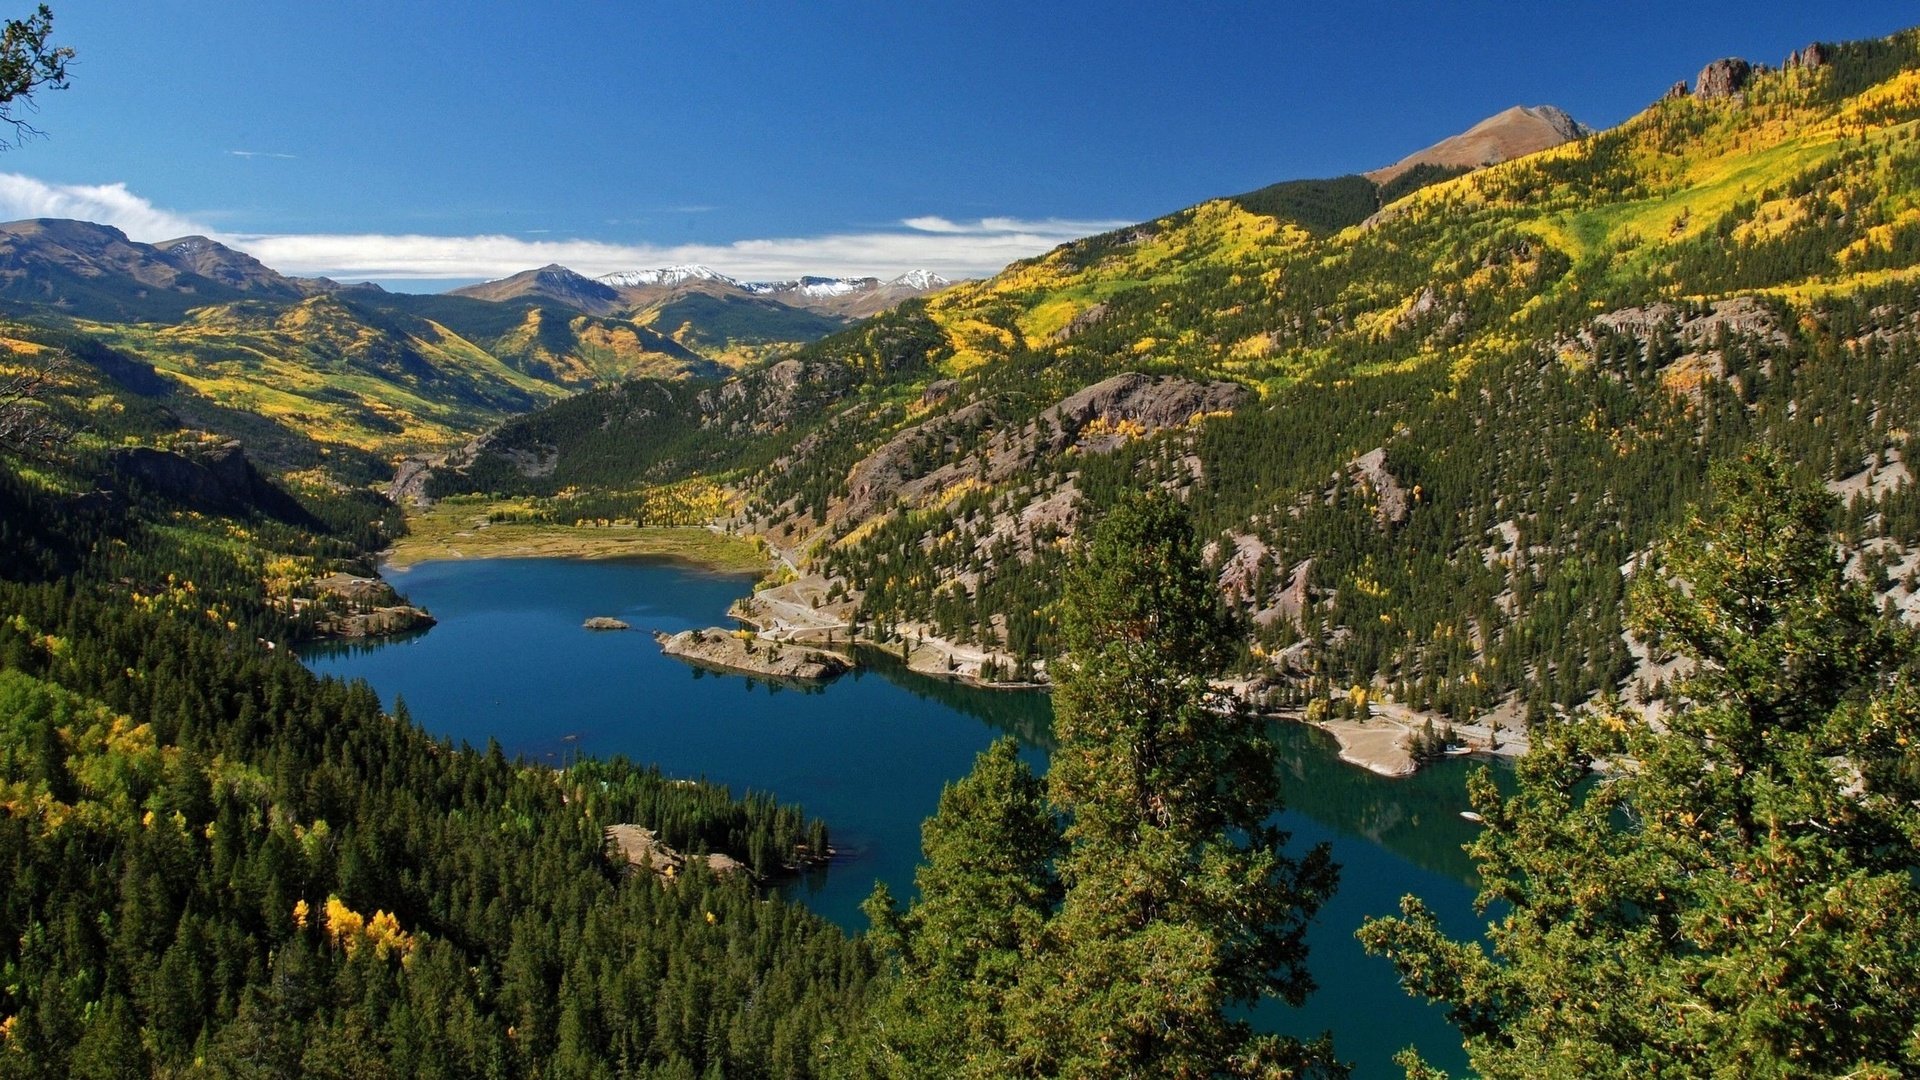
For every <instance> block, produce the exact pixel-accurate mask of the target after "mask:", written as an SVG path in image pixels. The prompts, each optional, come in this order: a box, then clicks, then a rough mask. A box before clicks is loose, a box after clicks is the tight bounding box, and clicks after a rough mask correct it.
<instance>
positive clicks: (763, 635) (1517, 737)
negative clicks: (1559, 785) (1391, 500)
mask: <svg viewBox="0 0 1920 1080" xmlns="http://www.w3.org/2000/svg"><path fill="white" fill-rule="evenodd" d="M407 523H408V527H409V529H414V528H415V527H416V525H418V526H419V529H418V532H417V533H413V532H410V534H409V535H408V536H406V537H402V538H401V539H400V540H399V541H397V542H396V543H395V544H394V545H393V546H392V547H390V548H389V549H387V550H386V551H384V552H382V553H381V561H380V567H379V570H380V573H381V574H382V575H383V576H384V575H386V574H388V573H389V572H391V573H395V574H404V573H406V572H407V571H409V570H411V569H412V568H413V567H415V566H419V565H421V564H423V563H429V562H446V561H465V560H472V559H543V558H558V559H579V560H583V561H608V560H618V559H644V560H660V561H664V562H671V563H676V564H680V565H684V566H687V567H690V568H693V569H696V570H700V571H704V572H708V573H713V574H719V575H740V576H758V577H760V578H761V579H762V580H764V579H765V576H766V575H767V574H769V573H770V572H773V571H775V570H777V569H779V568H780V567H781V566H782V565H785V566H789V567H791V566H792V565H793V563H792V561H791V558H790V556H788V555H787V554H786V553H784V552H782V551H780V550H779V549H778V548H774V547H770V546H768V545H766V544H765V543H764V541H762V542H758V543H756V542H755V541H753V540H748V539H744V538H742V537H739V536H737V535H734V534H730V533H727V532H724V531H722V530H720V529H719V528H717V527H715V526H711V525H709V526H635V525H617V526H606V527H587V526H571V525H557V524H528V523H514V522H509V523H492V522H488V521H487V520H486V506H485V505H484V504H453V505H449V504H448V503H447V502H442V503H439V504H436V505H435V506H434V507H432V508H431V509H428V510H425V511H419V512H416V513H410V514H409V515H408V518H407ZM853 604H854V601H853V598H852V597H851V596H850V595H845V594H842V595H840V596H830V594H829V583H828V582H827V581H826V580H825V579H823V578H820V577H818V576H817V575H811V574H801V575H799V576H798V577H797V579H796V580H793V581H789V582H786V583H784V584H781V585H777V586H774V587H772V588H760V589H758V590H757V591H755V592H753V593H750V594H749V595H747V596H745V597H742V598H741V599H740V600H739V601H736V602H735V603H734V604H733V605H731V606H730V607H729V609H728V610H727V612H726V614H727V616H728V617H730V618H732V619H734V620H735V621H736V622H739V623H742V624H744V625H746V626H748V627H751V628H752V629H753V631H754V633H755V636H756V638H758V639H759V640H762V641H765V642H766V643H767V644H768V645H769V646H771V647H773V648H775V649H777V648H778V647H779V646H780V645H790V646H801V647H809V646H810V647H813V648H815V649H821V650H823V651H828V652H834V653H838V654H840V655H841V656H842V657H844V658H846V659H847V660H848V661H849V662H850V664H852V665H853V666H861V665H860V662H859V659H858V655H859V653H860V652H863V651H866V650H875V651H878V652H883V653H886V654H888V655H890V656H896V657H898V658H899V659H901V660H902V662H903V663H904V664H905V666H906V667H907V668H908V670H910V671H913V672H915V673H917V674H921V675H926V676H929V677H932V678H938V679H944V680H946V681H949V682H953V683H956V684H960V685H964V686H970V687H974V688H978V689H983V690H1011V691H1039V692H1042V693H1045V692H1047V691H1049V689H1050V685H1049V684H1048V683H1047V682H1044V681H1038V680H1034V681H1027V680H1011V679H1004V680H1003V679H999V678H994V677H988V676H989V675H990V674H995V675H997V673H998V672H999V671H1011V670H1012V669H1013V661H1012V658H1011V657H1006V656H1002V655H1000V654H998V653H997V651H996V650H991V649H981V648H974V647H967V646H962V645H960V644H959V643H957V642H952V641H948V640H946V639H944V638H941V637H939V636H938V635H937V634H935V633H933V630H932V627H929V626H923V625H919V624H908V625H903V626H901V627H899V628H897V629H898V633H899V640H898V641H893V642H881V641H876V640H874V639H873V638H872V637H870V636H868V635H864V634H860V633H857V632H856V630H855V627H854V624H853V619H852V608H853ZM903 646H904V648H903ZM682 659H686V658H682ZM720 666H724V667H731V668H732V669H733V670H736V671H743V672H749V673H751V667H750V666H749V665H744V664H743V665H732V664H729V665H720ZM1036 674H1039V675H1040V676H1041V678H1042V679H1044V677H1045V676H1044V665H1043V666H1042V667H1041V670H1040V671H1039V672H1037V673H1036ZM1224 688H1225V689H1227V690H1228V691H1229V692H1237V690H1236V686H1235V684H1233V683H1227V684H1225V686H1224ZM1239 696H1241V697H1242V698H1243V699H1247V695H1246V694H1244V693H1242V694H1239ZM1249 703H1250V704H1255V706H1256V708H1257V707H1258V705H1257V703H1254V702H1252V701H1250V700H1249ZM1260 712H1261V714H1262V715H1263V716H1266V717H1267V718H1269V719H1272V720H1280V721H1288V722H1293V723H1300V724H1305V725H1307V726H1309V727H1316V728H1319V729H1320V730H1322V731H1324V732H1326V733H1327V734H1329V735H1331V736H1333V738H1334V740H1335V741H1336V742H1337V744H1338V745H1339V748H1340V749H1339V755H1338V756H1339V759H1340V761H1342V762H1343V763H1345V764H1347V765H1350V766H1353V767H1356V768H1360V769H1365V770H1367V771H1368V772H1371V773H1373V774H1375V775H1376V776H1381V777H1385V778H1388V779H1394V780H1400V779H1405V778H1407V777H1410V776H1413V775H1414V774H1415V773H1417V772H1419V771H1420V770H1421V768H1422V767H1423V766H1425V765H1426V764H1428V761H1427V760H1426V759H1424V758H1423V757H1422V756H1420V755H1416V754H1415V753H1413V749H1412V743H1413V742H1414V736H1415V735H1416V734H1418V733H1420V731H1422V730H1423V729H1424V726H1425V725H1424V723H1423V721H1424V720H1426V719H1427V718H1426V717H1423V716H1419V715H1416V714H1413V713H1411V712H1410V711H1408V710H1393V709H1385V710H1381V711H1380V712H1379V713H1376V715H1375V716H1374V717H1373V718H1372V719H1371V720H1369V721H1367V722H1360V721H1351V720H1348V721H1322V722H1318V723H1316V722H1314V721H1311V720H1308V719H1307V718H1306V717H1305V715H1304V714H1303V713H1300V712H1297V711H1292V710H1269V709H1261V710H1260ZM1433 719H1434V720H1435V721H1436V727H1439V726H1444V724H1445V721H1444V720H1441V719H1440V718H1433ZM1452 730H1453V731H1454V733H1455V734H1456V735H1457V736H1459V742H1460V743H1461V745H1462V749H1463V750H1466V751H1470V752H1471V753H1472V754H1474V755H1475V756H1498V757H1508V758H1512V757H1518V756H1519V755H1521V754H1523V753H1525V752H1526V750H1527V739H1526V735H1525V734H1524V732H1517V731H1514V730H1513V726H1512V724H1511V721H1510V722H1509V724H1508V725H1507V729H1506V730H1501V725H1499V724H1498V723H1497V722H1493V721H1492V718H1491V717H1489V718H1487V719H1485V720H1483V721H1482V722H1481V723H1474V724H1453V725H1452Z"/></svg>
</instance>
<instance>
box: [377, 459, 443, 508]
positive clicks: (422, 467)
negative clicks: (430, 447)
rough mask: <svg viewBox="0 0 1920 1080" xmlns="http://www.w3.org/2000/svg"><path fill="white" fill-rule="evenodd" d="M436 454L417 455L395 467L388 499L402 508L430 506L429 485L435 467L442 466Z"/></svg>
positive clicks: (388, 486)
mask: <svg viewBox="0 0 1920 1080" xmlns="http://www.w3.org/2000/svg"><path fill="white" fill-rule="evenodd" d="M441 460H442V459H441V457H440V456H439V455H436V454H415V455H414V456H412V457H410V458H406V459H404V460H402V461H401V462H400V464H398V465H395V466H394V467H393V482H392V483H390V484H388V485H387V498H388V499H389V500H391V501H392V502H394V503H396V504H399V505H401V506H406V505H408V504H411V505H414V506H422V507H424V506H428V505H431V504H432V501H433V500H431V499H429V498H427V484H428V483H429V482H430V481H432V480H433V467H434V466H435V465H438V464H440V462H441Z"/></svg>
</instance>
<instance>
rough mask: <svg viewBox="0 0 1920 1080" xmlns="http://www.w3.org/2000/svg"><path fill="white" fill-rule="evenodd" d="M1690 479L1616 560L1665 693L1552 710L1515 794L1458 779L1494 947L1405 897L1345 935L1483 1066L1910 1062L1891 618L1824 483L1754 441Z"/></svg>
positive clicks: (1905, 720) (1719, 1069)
mask: <svg viewBox="0 0 1920 1080" xmlns="http://www.w3.org/2000/svg"><path fill="white" fill-rule="evenodd" d="M1715 487H1716V498H1715V501H1714V505H1713V506H1712V509H1711V512H1710V513H1709V514H1708V515H1706V516H1704V517H1700V516H1696V517H1695V518H1694V519H1692V520H1691V521H1690V522H1689V523H1688V526H1687V527H1686V528H1685V529H1684V530H1683V531H1682V533H1681V535H1680V536H1679V537H1678V538H1677V539H1676V540H1675V541H1674V542H1673V543H1671V544H1670V545H1668V546H1667V547H1665V548H1664V549H1663V550H1661V551H1659V552H1657V553H1656V558H1655V559H1654V560H1653V561H1652V565H1650V566H1648V567H1644V568H1642V569H1641V570H1640V571H1638V573H1637V574H1636V578H1637V581H1636V583H1635V586H1634V590H1633V598H1632V613H1631V619H1630V622H1631V625H1632V627H1633V629H1634V630H1635V632H1636V633H1637V634H1639V635H1640V637H1641V638H1642V640H1643V641H1645V642H1646V643H1647V644H1648V645H1649V647H1650V648H1652V649H1654V650H1656V651H1661V650H1667V649H1671V650H1674V651H1676V652H1677V653H1678V654H1679V655H1680V656H1681V657H1683V658H1684V659H1685V660H1686V661H1688V664H1689V668H1690V672H1689V673H1688V674H1687V675H1686V676H1685V677H1683V678H1682V679H1680V680H1678V683H1679V686H1678V694H1677V699H1675V700H1670V702H1669V704H1670V705H1671V706H1672V708H1670V709H1668V710H1666V711H1664V712H1663V713H1661V714H1659V715H1657V716H1655V715H1641V714H1638V713H1635V712H1633V711H1631V710H1626V709H1622V708H1620V707H1618V706H1617V705H1616V704H1614V703H1612V702H1602V703H1600V704H1598V705H1596V706H1594V707H1592V708H1589V709H1586V710H1584V711H1582V712H1580V713H1579V714H1577V715H1575V716H1573V717H1571V718H1568V719H1563V720H1552V721H1549V723H1548V724H1547V726H1546V728H1545V730H1544V731H1543V732H1541V733H1540V735H1539V737H1537V738H1536V740H1535V743H1534V748H1533V751H1532V753H1531V754H1529V755H1528V756H1527V757H1526V758H1525V759H1524V760H1523V761H1522V762H1521V765H1520V769H1519V791H1518V793H1517V794H1516V795H1514V796H1513V797H1512V798H1508V799H1503V798H1501V796H1500V794H1499V792H1498V791H1497V790H1496V789H1495V788H1494V786H1493V783H1492V781H1491V780H1490V779H1489V778H1488V777H1487V776H1485V775H1484V774H1483V775H1482V776H1481V777H1480V778H1479V779H1478V780H1477V781H1476V782H1475V784H1474V787H1473V801H1474V805H1475V807H1476V809H1478V811H1479V812H1480V813H1481V815H1482V816H1483V817H1484V818H1485V821H1486V831H1485V833H1484V834H1483V835H1482V836H1481V838H1480V839H1479V840H1478V841H1477V842H1476V843H1475V845H1474V846H1473V848H1472V851H1473V854H1474V856H1475V858H1476V859H1477V860H1478V861H1479V863H1480V867H1481V872H1482V875H1483V886H1482V894H1481V902H1482V904H1493V903H1499V904H1501V905H1503V906H1505V907H1507V908H1508V909H1509V912H1508V914H1506V915H1505V916H1504V917H1502V918H1501V919H1500V920H1499V921H1498V922H1497V923H1495V924H1494V926H1493V927H1492V929H1491V932H1490V938H1491V941H1492V944H1493V950H1494V953H1495V956H1489V955H1488V954H1487V953H1486V951H1485V950H1484V949H1483V948H1482V947H1481V946H1479V945H1478V944H1475V943H1462V942H1457V941H1452V940H1449V939H1448V938H1447V937H1446V936H1445V935H1444V934H1442V933H1441V931H1440V929H1439V928H1438V926H1437V924H1436V922H1435V920H1434V918H1433V916H1432V915H1431V913H1430V912H1428V911H1427V910H1426V908H1425V907H1424V906H1422V905H1421V904H1420V902H1419V901H1418V900H1417V899H1415V898H1412V897H1408V898H1407V899H1406V900H1404V901H1402V915H1401V917H1400V918H1395V919H1380V920H1375V921H1373V922H1370V923H1369V924H1367V925H1366V926H1365V927H1364V928H1363V929H1362V931H1361V937H1362V940H1363V941H1364V942H1365V943H1366V945H1367V947H1368V948H1369V949H1370V950H1372V951H1375V952H1380V953H1385V954H1387V955H1388V956H1390V957H1391V958H1392V959H1393V961H1394V963H1395V964H1396V965H1397V966H1398V967H1399V969H1400V972H1401V977H1402V979H1403V980H1404V982H1405V984H1406V985H1407V987H1408V989H1409V991H1410V992H1412V993H1415V994H1417V995H1420V996H1425V997H1427V998H1430V999H1432V1000H1435V1001H1439V1002H1444V1003H1445V1004H1446V1005H1447V1006H1448V1007H1449V1009H1450V1015H1451V1018H1452V1020H1453V1022H1454V1023H1455V1024H1456V1025H1457V1026H1458V1027H1459V1028H1460V1030H1461V1032H1462V1034H1463V1035H1464V1037H1465V1041H1466V1046H1467V1050H1468V1053H1469V1056H1470V1058H1471V1060H1472V1063H1473V1067H1474V1069H1475V1071H1476V1072H1477V1073H1478V1074H1479V1075H1481V1076H1484V1077H1490V1078H1499V1077H1529V1078H1532V1077H1576V1076H1578V1077H1593V1076H1618V1077H1629V1076H1632V1077H1640V1076H1700V1077H1706V1076H1743V1077H1751V1076H1853V1077H1892V1076H1901V1075H1910V1074H1912V1073H1913V1072H1914V1071H1915V1070H1916V1069H1920V1021H1916V1015H1920V1014H1916V1013H1915V1011H1914V1002H1915V1001H1920V889H1916V886H1915V879H1914V876H1913V874H1914V867H1915V866H1916V865H1917V864H1920V686H1916V685H1915V684H1914V681H1913V678H1912V675H1911V671H1910V668H1911V663H1912V661H1913V659H1914V656H1915V651H1914V646H1913V641H1912V638H1911V635H1910V634H1909V633H1908V632H1907V631H1906V630H1905V629H1904V628H1902V627H1900V626H1899V625H1898V624H1896V623H1893V622H1892V621H1891V620H1888V619H1883V618H1880V617H1878V616H1876V615H1875V613H1874V611H1873V608H1872V606H1871V602H1870V600H1869V598H1868V596H1867V594H1866V592H1865V590H1864V589H1862V588H1861V587H1860V586H1859V585H1858V584H1856V583H1854V582H1851V581H1849V580H1848V579H1847V577H1846V575H1845V573H1844V572H1843V569H1842V566H1841V562H1840V560H1839V558H1838V557H1837V555H1836V554H1835V552H1834V550H1833V548H1832V545H1831V544H1830V543H1829V542H1828V540H1827V536H1826V529H1827V524H1828V519H1829V515H1830V513H1831V510H1832V506H1833V500H1832V499H1831V498H1830V497H1829V496H1828V495H1827V494H1826V493H1825V492H1824V491H1821V490H1819V489H1818V488H1815V487H1812V486H1808V485H1803V484H1801V483H1798V482H1796V481H1795V480H1794V479H1793V478H1792V477H1791V475H1790V473H1789V470H1788V469H1787V468H1786V466H1785V465H1783V463H1782V462H1781V460H1780V459H1779V458H1778V457H1777V456H1776V455H1774V454H1772V453H1768V452H1756V453H1754V454H1751V455H1749V456H1748V458H1747V459H1746V460H1745V461H1744V462H1743V463H1741V464H1739V465H1738V466H1737V467H1732V468H1727V469H1724V470H1721V471H1720V472H1719V473H1718V474H1717V475H1716V477H1715ZM1596 766H1598V767H1599V775H1598V777H1597V779H1592V778H1591V777H1592V776H1593V774H1594V772H1595V769H1596ZM1496 956H1497V959H1496ZM1405 1061H1406V1064H1407V1065H1408V1071H1409V1075H1410V1076H1417V1077H1433V1076H1437V1075H1438V1074H1437V1073H1436V1072H1434V1071H1433V1070H1431V1069H1429V1068H1427V1067H1426V1066H1425V1065H1424V1064H1422V1063H1420V1062H1419V1061H1418V1060H1417V1058H1415V1057H1414V1056H1413V1055H1412V1054H1411V1052H1409V1054H1408V1055H1407V1056H1406V1058H1405Z"/></svg>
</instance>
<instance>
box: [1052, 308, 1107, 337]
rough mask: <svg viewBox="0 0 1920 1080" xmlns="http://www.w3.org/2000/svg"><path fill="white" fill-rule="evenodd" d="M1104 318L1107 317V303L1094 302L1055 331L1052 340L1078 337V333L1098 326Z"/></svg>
mask: <svg viewBox="0 0 1920 1080" xmlns="http://www.w3.org/2000/svg"><path fill="white" fill-rule="evenodd" d="M1106 319H1107V305H1105V304H1095V305H1093V306H1092V307H1090V308H1088V309H1087V310H1085V311H1083V312H1081V313H1080V314H1078V315H1075V316H1074V317H1073V319H1072V321H1070V322H1068V323H1067V325H1065V326H1063V327H1061V328H1060V329H1059V330H1057V331H1055V332H1054V335H1053V340H1055V341H1072V340H1073V339H1074V338H1076V337H1078V336H1079V335H1080V334H1082V333H1085V332H1086V331H1087V330H1090V329H1092V328H1093V327H1095V326H1098V325H1100V324H1101V323H1103V322H1105V321H1106Z"/></svg>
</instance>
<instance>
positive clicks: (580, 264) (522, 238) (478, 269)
mask: <svg viewBox="0 0 1920 1080" xmlns="http://www.w3.org/2000/svg"><path fill="white" fill-rule="evenodd" d="M24 217H71V218H80V219H82V220H86V221H97V222H100V223H101V224H105V225H112V226H115V227H116V228H119V229H120V230H121V231H123V232H125V233H126V234H127V235H128V236H130V237H132V238H133V239H136V240H145V241H157V240H166V239H171V238H173V237H176V236H182V235H186V234H188V233H204V234H206V235H208V236H212V237H214V238H215V239H218V240H220V241H222V242H223V243H226V244H229V245H231V246H233V247H236V248H240V249H241V250H244V251H246V252H247V253H249V254H251V255H253V256H254V257H255V258H258V259H260V260H261V261H262V262H264V263H266V264H267V265H268V266H271V267H273V268H274V269H276V270H279V271H281V272H282V273H287V274H301V275H325V276H327V277H336V278H349V279H354V280H358V279H361V278H379V279H383V280H405V279H436V280H445V279H452V278H499V277H505V276H507V275H509V274H515V273H518V272H520V271H522V270H526V269H529V268H531V267H535V266H544V265H546V264H548V263H560V264H562V265H564V266H568V267H571V268H573V269H574V270H577V271H579V272H580V273H583V274H587V275H589V276H597V275H600V274H610V273H614V272H616V271H620V270H644V269H651V268H654V267H659V266H671V265H674V264H678V263H705V264H707V265H709V266H712V267H715V268H716V269H718V270H720V271H722V272H724V273H728V274H732V275H734V276H735V277H740V278H746V279H763V280H770V279H781V278H793V277H799V276H801V275H803V274H830V275H845V276H859V275H873V276H876V277H893V276H896V275H899V274H903V273H906V272H907V271H909V270H919V269H927V270H932V271H934V272H936V273H939V274H942V275H945V276H947V277H977V276H981V275H984V274H990V273H993V272H994V271H996V270H999V269H1000V268H1001V267H1003V266H1005V265H1007V264H1008V263H1010V262H1013V261H1014V260H1016V259H1023V258H1028V257H1030V256H1033V255H1038V254H1041V253H1042V252H1045V251H1048V250H1050V249H1052V248H1054V247H1056V246H1058V245H1059V244H1062V243H1065V242H1066V241H1069V240H1074V239H1078V238H1079V237H1082V236H1086V235H1089V234H1091V233H1096V232H1102V231H1105V230H1107V229H1112V228H1117V227H1119V226H1120V225H1121V224H1124V223H1122V222H1111V221H1067V220H1058V219H1046V220H1039V221H1026V220H1021V219H1017V218H982V219H980V220H978V221H952V220H949V219H947V218H943V217H915V218H909V219H907V220H905V221H902V222H901V223H900V225H899V227H898V228H893V229H874V230H869V231H862V232H846V233H835V234H829V235H826V236H804V237H778V238H770V239H755V240H737V241H734V242H733V243H729V244H672V245H656V244H644V243H643V244H614V243H607V242H603V241H598V240H565V239H545V238H536V237H534V236H532V235H529V234H522V235H519V236H509V235H503V234H489V235H480V236H428V235H422V234H406V235H393V234H387V233H294V234H286V233H243V232H232V231H228V230H222V229H216V228H211V227H208V226H207V225H204V224H202V223H198V222H195V221H193V220H191V219H189V218H187V217H186V216H184V215H181V214H176V213H173V212H171V211H167V210H163V209H160V208H158V207H155V206H154V205H153V204H152V203H151V202H149V201H147V200H146V199H143V198H141V197H140V196H138V195H135V194H134V193H133V192H131V191H128V190H127V186H126V185H125V184H103V185H97V186H91V187H89V186H81V185H70V184H49V183H47V182H45V181H42V180H37V179H34V178H33V177H29V176H22V175H19V174H10V173H0V218H4V219H9V220H11V219H15V218H24ZM532 232H533V231H532V230H530V233H532Z"/></svg>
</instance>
